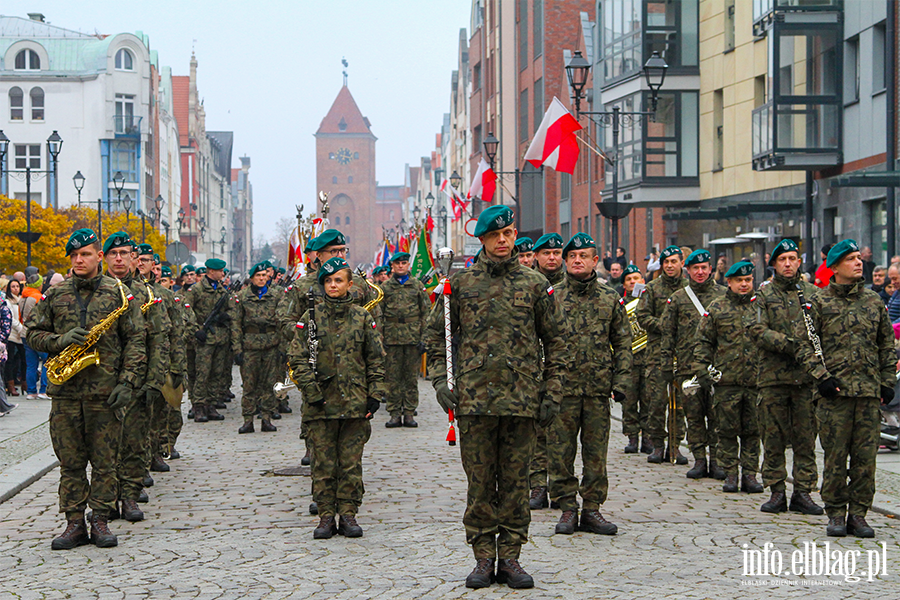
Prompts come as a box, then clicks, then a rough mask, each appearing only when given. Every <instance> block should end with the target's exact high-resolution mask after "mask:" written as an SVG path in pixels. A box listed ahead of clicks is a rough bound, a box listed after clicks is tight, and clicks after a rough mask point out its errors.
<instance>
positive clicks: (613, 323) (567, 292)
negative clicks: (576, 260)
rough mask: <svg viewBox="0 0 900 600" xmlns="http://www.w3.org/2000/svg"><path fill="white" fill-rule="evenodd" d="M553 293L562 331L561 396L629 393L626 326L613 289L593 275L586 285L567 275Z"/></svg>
mask: <svg viewBox="0 0 900 600" xmlns="http://www.w3.org/2000/svg"><path fill="white" fill-rule="evenodd" d="M553 289H554V292H555V294H554V295H556V301H557V302H558V303H559V305H560V306H561V307H562V309H563V312H564V313H565V315H566V320H567V324H566V325H567V328H568V333H567V334H566V337H565V343H566V354H565V361H566V371H565V373H566V375H565V382H566V387H565V393H566V395H572V396H599V397H600V398H609V395H610V394H611V393H612V391H613V390H615V391H617V392H622V393H623V394H625V395H626V396H630V395H631V394H633V393H634V390H633V389H632V388H633V387H634V386H633V377H632V374H631V369H632V368H633V356H632V354H631V324H630V323H629V322H628V315H627V314H626V313H625V305H624V303H623V302H622V300H621V298H620V297H619V295H618V294H617V293H616V291H615V290H613V289H612V288H610V287H609V286H607V285H604V284H603V283H601V282H600V280H598V279H597V275H596V273H595V274H594V275H593V276H592V277H591V278H590V279H588V280H587V281H580V280H578V279H576V278H574V277H572V276H571V275H568V274H567V275H566V277H565V279H564V280H563V282H562V283H560V284H559V285H557V286H555V287H554V288H553Z"/></svg>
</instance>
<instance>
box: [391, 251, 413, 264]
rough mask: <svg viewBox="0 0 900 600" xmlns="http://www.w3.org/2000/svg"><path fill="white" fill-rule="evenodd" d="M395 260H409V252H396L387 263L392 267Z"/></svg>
mask: <svg viewBox="0 0 900 600" xmlns="http://www.w3.org/2000/svg"><path fill="white" fill-rule="evenodd" d="M396 260H409V252H397V253H396V254H394V255H393V256H392V257H391V258H390V260H388V263H389V264H391V265H392V264H394V261H396Z"/></svg>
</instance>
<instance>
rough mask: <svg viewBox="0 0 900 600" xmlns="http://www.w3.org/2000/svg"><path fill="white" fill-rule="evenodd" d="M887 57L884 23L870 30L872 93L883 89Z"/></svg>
mask: <svg viewBox="0 0 900 600" xmlns="http://www.w3.org/2000/svg"><path fill="white" fill-rule="evenodd" d="M886 55H887V46H886V45H885V24H884V21H882V22H881V23H877V24H876V25H875V27H873V28H872V92H873V93H877V92H880V91H881V90H883V89H884V88H885V78H884V57H885V56H886Z"/></svg>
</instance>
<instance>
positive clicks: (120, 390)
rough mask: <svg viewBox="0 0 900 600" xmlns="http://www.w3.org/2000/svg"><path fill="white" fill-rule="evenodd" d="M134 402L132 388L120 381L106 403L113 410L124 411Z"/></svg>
mask: <svg viewBox="0 0 900 600" xmlns="http://www.w3.org/2000/svg"><path fill="white" fill-rule="evenodd" d="M133 402H134V390H132V389H131V386H130V385H128V384H127V383H120V384H119V385H117V386H116V387H115V389H113V391H112V394H110V395H109V399H107V401H106V404H107V406H109V407H110V408H111V409H113V410H114V411H117V412H118V411H125V410H128V407H129V406H131V404H132V403H133Z"/></svg>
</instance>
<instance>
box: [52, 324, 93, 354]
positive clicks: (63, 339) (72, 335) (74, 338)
mask: <svg viewBox="0 0 900 600" xmlns="http://www.w3.org/2000/svg"><path fill="white" fill-rule="evenodd" d="M87 336H88V330H87V329H84V328H82V327H76V328H75V329H70V330H69V331H67V332H65V333H64V334H62V335H61V336H59V347H60V350H63V349H65V348H68V347H69V346H71V345H72V344H83V343H84V341H85V340H86V339H87Z"/></svg>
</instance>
